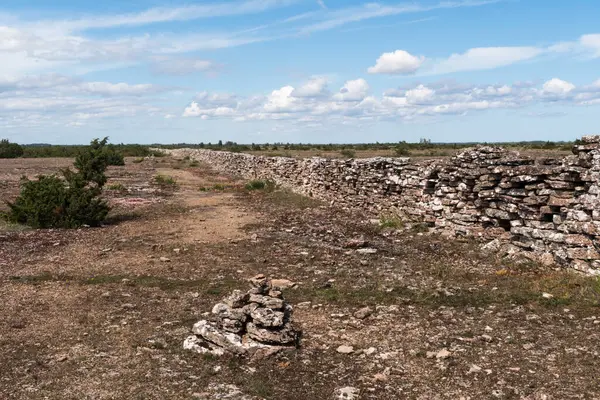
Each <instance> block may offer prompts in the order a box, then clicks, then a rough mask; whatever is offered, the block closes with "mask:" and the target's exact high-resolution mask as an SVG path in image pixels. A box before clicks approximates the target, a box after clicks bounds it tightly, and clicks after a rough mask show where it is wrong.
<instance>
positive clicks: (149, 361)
mask: <svg viewBox="0 0 600 400" xmlns="http://www.w3.org/2000/svg"><path fill="white" fill-rule="evenodd" d="M19 162H20V163H23V164H11V163H10V162H5V161H0V174H1V175H2V176H5V177H14V179H10V180H8V179H7V181H8V182H9V183H7V184H6V185H5V186H3V187H2V193H0V194H1V198H2V199H3V200H6V199H9V198H10V197H11V196H14V194H15V193H16V192H17V188H18V186H17V185H18V176H20V175H21V174H22V173H23V171H24V170H27V171H31V172H32V173H33V172H35V168H37V167H32V166H31V165H26V160H21V161H19ZM57 166H58V163H57ZM157 174H162V175H165V176H171V177H173V178H174V181H175V182H176V183H175V184H173V185H158V184H156V182H155V179H154V177H155V176H156V175H157ZM110 178H111V179H110V181H109V184H108V185H107V187H111V188H112V189H110V190H109V191H108V192H107V195H108V197H109V199H110V201H111V203H112V204H113V205H114V206H115V209H114V210H113V213H112V214H111V216H110V219H109V221H108V223H107V225H106V226H104V227H102V228H97V229H81V230H71V231H66V230H46V231H35V230H28V229H25V228H23V227H18V226H2V227H1V228H0V229H1V230H0V301H1V302H2V304H3V307H2V312H1V313H0V352H1V354H2V363H0V398H2V399H11V400H12V399H27V400H30V399H61V400H63V399H123V398H127V399H165V398H168V399H235V400H239V399H246V400H248V399H252V400H258V399H290V400H305V399H403V398H405V399H594V398H599V396H598V393H600V383H599V382H598V379H597V376H598V373H600V353H599V351H598V349H597V345H596V344H597V343H598V341H599V340H600V315H599V312H598V310H599V308H598V305H599V304H600V282H599V281H598V279H597V278H594V277H586V276H583V275H579V274H576V273H572V272H568V271H565V270H564V269H560V268H559V269H556V268H555V267H547V266H544V265H541V264H539V263H537V262H534V261H532V260H529V259H527V258H523V257H512V258H511V257H509V258H507V257H504V256H503V255H502V254H498V253H497V252H495V251H491V250H488V251H486V250H482V249H481V246H480V244H481V243H480V242H478V241H474V240H473V239H472V238H469V237H459V238H453V239H452V240H450V239H448V238H446V237H445V236H443V235H441V234H439V233H436V232H435V231H429V230H428V229H427V228H426V227H424V226H423V225H421V224H411V223H409V222H406V223H400V222H402V221H395V222H394V223H389V221H388V220H387V219H385V218H383V219H380V218H378V217H374V216H371V215H366V214H365V213H364V212H357V211H354V210H351V209H348V210H344V209H343V207H339V206H338V205H336V204H333V205H330V203H329V202H320V201H318V200H315V199H311V198H308V197H303V196H300V195H297V194H294V193H292V192H289V191H287V190H282V189H277V190H274V191H265V190H246V189H244V185H245V184H246V182H247V181H246V180H245V179H240V178H238V177H236V176H231V175H229V174H227V173H223V172H217V171H215V170H213V169H211V167H210V166H209V165H207V164H202V163H201V164H199V165H198V164H194V163H192V162H191V161H189V160H185V159H174V158H169V157H165V158H157V159H147V160H144V161H143V162H139V163H134V162H133V160H127V166H126V167H115V168H112V169H111V170H110ZM259 274H262V275H264V276H265V277H270V278H273V280H272V281H271V282H272V284H273V282H275V281H276V280H277V285H281V286H278V288H279V289H278V290H274V292H273V293H271V294H272V296H271V295H269V298H270V299H280V298H279V296H280V294H278V293H275V292H281V296H282V297H283V298H285V302H286V303H288V304H290V305H291V306H292V307H293V310H294V313H293V322H294V324H295V326H297V329H298V330H301V331H302V336H301V340H300V346H299V347H298V348H295V347H294V348H292V349H286V351H282V352H278V353H277V354H273V355H270V356H269V355H267V356H266V357H254V358H253V357H252V356H239V355H234V354H231V352H223V354H222V355H215V354H212V353H209V352H207V353H206V354H199V353H197V352H194V351H190V350H189V349H185V348H184V346H183V342H184V341H185V340H186V338H188V337H189V336H191V335H192V334H193V335H194V336H197V333H198V332H201V327H197V328H196V329H194V326H195V324H197V323H198V321H200V320H206V321H208V322H211V323H215V324H217V325H216V326H217V327H219V329H220V328H223V327H225V326H229V327H230V329H231V330H236V329H240V331H239V332H238V333H243V332H247V333H249V332H250V331H251V329H249V321H250V320H249V319H248V316H247V314H244V315H246V317H245V318H246V320H245V322H244V324H246V325H245V326H244V325H242V326H241V327H240V326H238V325H237V324H236V323H235V322H233V321H227V320H228V319H231V318H228V314H229V313H231V312H232V310H233V309H237V308H238V307H234V305H236V306H239V305H241V303H240V304H234V303H231V305H228V304H226V302H224V301H223V299H228V298H230V297H229V296H230V295H231V294H237V295H241V297H242V298H243V299H244V300H243V302H246V301H248V302H249V303H255V304H259V302H257V301H253V300H252V299H251V298H250V297H248V299H247V300H245V295H244V294H245V293H247V291H248V288H249V287H248V279H250V278H252V277H255V276H256V275H259ZM272 289H273V288H271V289H270V290H269V292H267V294H269V293H270V292H271V290H272ZM236 290H237V291H239V292H236ZM254 294H255V295H258V293H254ZM263 295H264V294H263ZM261 296H262V295H261ZM230 300H234V299H231V298H230ZM255 300H258V299H255ZM260 300H261V301H263V300H265V299H262V298H261V299H260ZM270 301H272V300H269V304H271V303H270ZM221 303H223V304H226V305H227V306H228V307H229V309H225V308H224V307H222V306H219V307H217V308H216V310H215V305H218V304H221ZM261 304H262V303H261ZM246 305H247V304H245V305H242V309H243V307H245V306H246ZM275 306H276V307H279V303H278V304H276V305H275ZM281 306H282V307H283V308H276V309H274V310H273V311H278V312H283V314H284V315H283V322H284V324H285V320H286V316H285V311H280V310H282V309H283V310H285V306H284V305H283V304H282V305H281ZM252 307H254V306H252ZM259 308H260V307H257V309H259ZM262 308H264V309H266V308H269V307H266V306H265V305H264V304H263V307H262ZM221 310H223V311H224V313H222V312H221ZM213 311H216V312H214V313H213ZM254 312H255V315H254V317H252V311H250V317H251V318H252V323H253V324H254V320H255V319H256V320H257V321H258V320H260V321H261V323H263V325H265V324H267V325H268V324H269V323H271V324H275V325H277V324H279V323H280V318H279V317H281V315H280V314H275V313H270V312H268V311H261V312H260V313H259V314H256V310H254ZM262 313H265V315H263V314H262ZM266 314H269V315H266ZM243 318H244V317H241V319H243ZM219 321H220V322H219ZM267 321H270V322H267ZM218 324H220V325H218ZM196 326H197V325H196ZM193 330H194V331H193ZM262 333H264V332H262ZM200 336H201V337H203V336H202V334H200ZM255 337H256V338H259V336H255ZM271 344H273V343H271Z"/></svg>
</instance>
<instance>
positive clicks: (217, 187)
mask: <svg viewBox="0 0 600 400" xmlns="http://www.w3.org/2000/svg"><path fill="white" fill-rule="evenodd" d="M240 189H241V187H240V186H239V185H225V184H222V183H215V184H213V185H212V186H200V187H199V188H198V190H199V191H200V192H223V191H226V190H230V191H236V190H240Z"/></svg>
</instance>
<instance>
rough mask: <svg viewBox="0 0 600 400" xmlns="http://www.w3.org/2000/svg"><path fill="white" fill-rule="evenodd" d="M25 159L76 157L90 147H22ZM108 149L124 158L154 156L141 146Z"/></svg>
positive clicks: (39, 145) (108, 146) (41, 145)
mask: <svg viewBox="0 0 600 400" xmlns="http://www.w3.org/2000/svg"><path fill="white" fill-rule="evenodd" d="M21 147H22V148H23V157H28V158H46V157H76V156H77V155H78V154H80V153H81V152H82V151H83V150H84V149H86V148H87V147H89V146H85V145H49V144H33V145H21ZM106 147H107V149H108V150H110V151H114V152H117V153H120V154H122V155H123V156H124V157H146V156H149V155H151V154H152V152H151V151H150V148H149V147H148V146H143V145H140V144H109V145H106Z"/></svg>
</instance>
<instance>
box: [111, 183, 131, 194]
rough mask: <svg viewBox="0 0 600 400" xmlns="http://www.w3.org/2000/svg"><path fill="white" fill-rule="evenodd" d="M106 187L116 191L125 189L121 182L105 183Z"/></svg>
mask: <svg viewBox="0 0 600 400" xmlns="http://www.w3.org/2000/svg"><path fill="white" fill-rule="evenodd" d="M106 189H107V190H114V191H117V192H122V191H125V190H127V188H126V187H125V186H123V184H121V183H113V184H111V185H107V186H106Z"/></svg>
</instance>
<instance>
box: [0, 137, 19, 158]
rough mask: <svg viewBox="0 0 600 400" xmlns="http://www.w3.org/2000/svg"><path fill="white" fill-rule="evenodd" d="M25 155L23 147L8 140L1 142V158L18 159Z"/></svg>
mask: <svg viewBox="0 0 600 400" xmlns="http://www.w3.org/2000/svg"><path fill="white" fill-rule="evenodd" d="M22 155H23V147H21V146H19V145H18V144H17V143H11V142H9V141H8V140H7V139H2V140H0V158H18V157H21V156H22Z"/></svg>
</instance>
